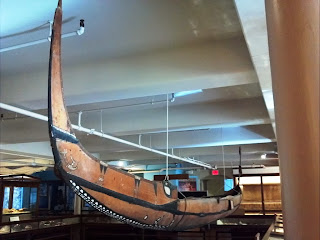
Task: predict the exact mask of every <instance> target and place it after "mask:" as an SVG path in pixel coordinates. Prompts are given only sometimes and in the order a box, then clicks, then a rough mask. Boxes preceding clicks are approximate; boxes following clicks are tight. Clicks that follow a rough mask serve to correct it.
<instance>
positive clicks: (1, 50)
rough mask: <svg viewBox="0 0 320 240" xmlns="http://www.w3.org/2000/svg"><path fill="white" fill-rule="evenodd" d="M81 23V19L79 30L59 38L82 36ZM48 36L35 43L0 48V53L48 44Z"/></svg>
mask: <svg viewBox="0 0 320 240" xmlns="http://www.w3.org/2000/svg"><path fill="white" fill-rule="evenodd" d="M83 21H84V20H83V19H81V20H80V28H79V29H78V30H77V31H74V32H70V33H65V34H62V35H61V38H67V37H72V36H80V35H82V34H83V33H84V23H83ZM49 23H50V29H51V28H52V22H50V21H49ZM50 32H51V31H50ZM50 35H51V34H49V37H47V38H44V39H40V40H36V41H32V42H27V43H23V44H18V45H15V46H11V47H7V48H2V49H0V53H2V52H7V51H11V50H15V49H19V48H24V47H29V46H33V45H37V44H40V43H45V42H50V41H51V36H50Z"/></svg>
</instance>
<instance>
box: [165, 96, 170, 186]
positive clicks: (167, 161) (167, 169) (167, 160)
mask: <svg viewBox="0 0 320 240" xmlns="http://www.w3.org/2000/svg"><path fill="white" fill-rule="evenodd" d="M168 154H169V94H167V156H166V177H165V180H166V181H168V180H169V157H168Z"/></svg>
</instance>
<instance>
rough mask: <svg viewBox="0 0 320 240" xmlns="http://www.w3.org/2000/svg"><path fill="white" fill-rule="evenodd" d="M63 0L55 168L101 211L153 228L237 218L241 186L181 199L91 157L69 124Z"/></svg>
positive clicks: (53, 114)
mask: <svg viewBox="0 0 320 240" xmlns="http://www.w3.org/2000/svg"><path fill="white" fill-rule="evenodd" d="M61 6H62V5H61V0H60V1H59V5H58V7H57V9H56V13H55V17H54V25H53V30H52V40H51V49H50V59H49V91H48V95H49V96H48V118H49V136H50V140H51V146H52V151H53V155H54V159H55V169H56V170H57V171H58V172H59V175H60V176H61V177H62V178H63V180H64V181H65V182H66V183H68V184H69V186H70V187H71V188H72V189H73V190H74V192H75V193H76V194H77V195H79V196H80V197H81V198H82V199H84V200H85V201H86V202H87V203H89V204H90V205H91V206H93V207H94V208H95V209H97V210H98V211H100V212H102V213H105V214H106V215H108V216H110V217H113V218H115V219H117V220H119V221H122V222H125V223H128V224H131V225H134V226H137V227H141V228H149V229H159V230H170V231H172V230H185V229H189V228H194V227H199V226H202V225H205V224H208V223H210V222H213V221H215V220H217V219H219V218H223V217H225V216H227V215H229V214H231V213H233V212H234V211H235V210H236V209H237V208H238V207H239V205H240V202H241V191H240V188H238V187H236V188H235V189H234V190H233V191H232V192H229V193H227V195H225V196H219V197H205V198H185V199H178V191H177V188H176V187H175V186H173V185H171V184H170V182H167V181H164V182H154V181H149V180H146V179H143V178H139V177H137V176H135V175H132V174H129V173H127V172H124V171H121V170H119V169H117V168H115V167H112V166H109V165H107V164H105V163H103V162H101V161H99V160H98V159H97V158H95V157H93V156H92V155H91V154H90V153H88V152H87V151H86V150H85V149H84V148H83V147H82V145H81V144H80V142H79V141H78V139H77V138H76V136H75V135H74V134H73V130H72V127H71V124H70V120H69V117H68V113H67V111H66V107H65V104H64V99H63V86H62V77H61V24H62V9H61Z"/></svg>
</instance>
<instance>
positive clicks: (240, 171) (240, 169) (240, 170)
mask: <svg viewBox="0 0 320 240" xmlns="http://www.w3.org/2000/svg"><path fill="white" fill-rule="evenodd" d="M241 156H242V153H241V146H239V176H238V184H239V185H240V177H241V176H242V167H241Z"/></svg>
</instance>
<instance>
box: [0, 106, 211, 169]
mask: <svg viewBox="0 0 320 240" xmlns="http://www.w3.org/2000/svg"><path fill="white" fill-rule="evenodd" d="M0 108H3V109H6V110H9V111H13V112H16V113H20V114H23V115H26V116H29V117H33V118H36V119H39V120H43V121H48V117H46V116H43V115H41V114H38V113H34V112H31V111H27V110H24V109H21V108H17V107H14V106H10V105H8V104H5V103H0ZM71 126H72V128H73V129H75V130H78V131H81V132H85V133H88V134H92V135H96V136H99V137H102V138H106V139H109V140H112V141H115V142H119V143H123V144H126V145H129V146H132V147H136V148H139V149H143V150H146V151H149V152H153V153H156V154H159V155H162V156H168V157H170V158H173V159H177V160H180V161H184V162H189V163H191V164H195V165H199V166H202V167H205V168H209V169H213V167H212V166H211V165H210V164H208V163H205V162H201V161H198V160H194V159H190V158H182V157H178V156H175V155H172V154H167V153H165V152H161V151H159V150H155V149H152V148H148V147H145V146H142V145H139V144H136V143H132V142H129V141H126V140H123V139H121V138H117V137H114V136H111V135H108V134H104V133H102V132H98V131H96V130H94V129H88V128H84V127H82V126H77V125H74V124H72V125H71Z"/></svg>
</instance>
